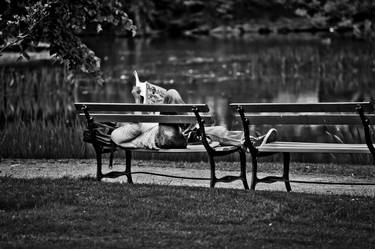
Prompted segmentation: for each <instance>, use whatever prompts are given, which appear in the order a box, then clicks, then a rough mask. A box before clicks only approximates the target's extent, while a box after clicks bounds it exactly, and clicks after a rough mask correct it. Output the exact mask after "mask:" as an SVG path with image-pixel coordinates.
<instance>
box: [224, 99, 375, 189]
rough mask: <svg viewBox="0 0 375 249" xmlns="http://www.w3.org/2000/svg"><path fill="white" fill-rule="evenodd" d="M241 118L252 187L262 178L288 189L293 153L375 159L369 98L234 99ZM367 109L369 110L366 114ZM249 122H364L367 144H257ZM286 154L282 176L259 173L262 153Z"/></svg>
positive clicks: (234, 108)
mask: <svg viewBox="0 0 375 249" xmlns="http://www.w3.org/2000/svg"><path fill="white" fill-rule="evenodd" d="M230 106H231V109H232V110H233V111H236V112H237V113H238V114H237V116H238V117H239V118H240V120H241V122H242V126H243V129H244V133H245V140H246V141H245V146H246V148H247V150H248V151H249V152H250V154H251V158H252V179H251V189H255V185H256V184H257V183H259V182H264V183H273V182H276V181H284V182H285V187H286V189H287V191H291V187H290V183H289V163H290V153H317V152H320V153H371V154H372V157H373V159H374V161H375V149H374V146H373V143H372V140H371V134H370V129H369V125H370V121H371V123H372V124H375V115H374V114H373V113H372V112H373V104H372V103H370V102H326V103H296V104H289V103H232V104H230ZM365 113H366V114H365ZM249 125H273V126H275V125H361V126H363V129H364V134H365V140H366V144H345V143H311V142H306V141H304V142H295V141H292V142H290V141H289V142H283V141H275V142H271V143H262V144H261V145H260V146H258V147H254V146H253V144H252V143H251V141H250V137H249V135H250V131H249ZM275 153H282V154H283V174H282V176H267V177H264V178H261V179H260V178H258V177H257V161H258V158H259V157H263V156H268V155H272V154H275Z"/></svg>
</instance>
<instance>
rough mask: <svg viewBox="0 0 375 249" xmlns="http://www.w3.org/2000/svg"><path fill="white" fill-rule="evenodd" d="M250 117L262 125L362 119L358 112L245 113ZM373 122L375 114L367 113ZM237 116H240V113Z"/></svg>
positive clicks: (344, 121)
mask: <svg viewBox="0 0 375 249" xmlns="http://www.w3.org/2000/svg"><path fill="white" fill-rule="evenodd" d="M245 116H246V118H248V119H249V121H250V125H261V124H272V125H277V124H287V125H294V124H301V125H322V124H326V125H334V124H337V125H340V124H346V125H360V124H362V121H361V119H360V117H359V115H358V114H345V115H342V114H320V115H316V114H314V115H313V114H311V115H309V114H286V115H282V114H279V115H278V114H272V115H263V114H262V115H259V114H258V115H256V114H253V115H245ZM366 116H367V117H368V118H369V120H370V123H371V124H375V115H374V114H367V115H366ZM236 117H238V118H240V117H239V115H236Z"/></svg>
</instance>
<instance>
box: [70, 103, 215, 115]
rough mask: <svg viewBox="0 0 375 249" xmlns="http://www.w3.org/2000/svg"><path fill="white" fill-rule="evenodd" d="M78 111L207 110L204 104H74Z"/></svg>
mask: <svg viewBox="0 0 375 249" xmlns="http://www.w3.org/2000/svg"><path fill="white" fill-rule="evenodd" d="M74 105H75V107H76V109H77V110H78V111H81V109H82V107H83V106H87V108H88V111H89V112H90V113H91V112H99V111H101V112H106V111H113V112H132V111H140V112H191V111H192V108H193V107H196V108H198V111H199V112H208V111H209V108H208V106H207V105H206V104H152V105H146V104H134V103H92V102H90V103H85V102H79V103H75V104H74Z"/></svg>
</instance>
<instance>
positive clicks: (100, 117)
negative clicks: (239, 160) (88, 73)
mask: <svg viewBox="0 0 375 249" xmlns="http://www.w3.org/2000/svg"><path fill="white" fill-rule="evenodd" d="M80 116H81V117H83V118H84V117H85V115H84V114H82V113H81V114H80ZM90 116H91V117H93V118H94V120H95V121H96V122H134V123H169V124H173V123H175V124H188V123H196V122H197V119H196V117H195V116H192V115H156V114H155V115H151V114H147V115H145V114H143V115H137V114H102V113H90ZM201 117H202V120H204V122H206V123H207V124H210V123H211V122H212V117H211V116H208V115H202V116H201Z"/></svg>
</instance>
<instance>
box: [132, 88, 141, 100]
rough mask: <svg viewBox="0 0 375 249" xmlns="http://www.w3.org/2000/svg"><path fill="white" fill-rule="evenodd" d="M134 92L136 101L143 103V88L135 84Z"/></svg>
mask: <svg viewBox="0 0 375 249" xmlns="http://www.w3.org/2000/svg"><path fill="white" fill-rule="evenodd" d="M132 94H133V97H134V100H135V103H141V88H139V86H134V87H133V90H132Z"/></svg>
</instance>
